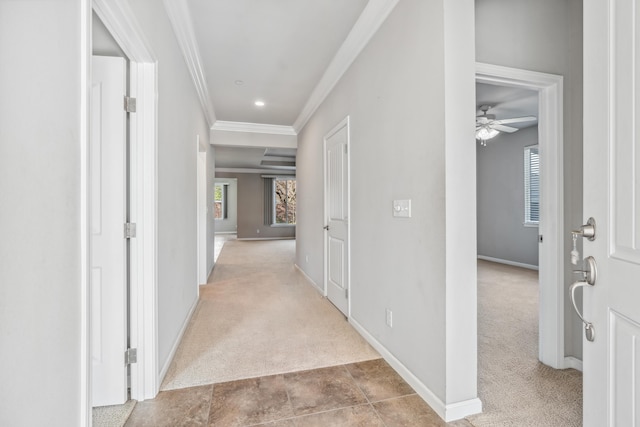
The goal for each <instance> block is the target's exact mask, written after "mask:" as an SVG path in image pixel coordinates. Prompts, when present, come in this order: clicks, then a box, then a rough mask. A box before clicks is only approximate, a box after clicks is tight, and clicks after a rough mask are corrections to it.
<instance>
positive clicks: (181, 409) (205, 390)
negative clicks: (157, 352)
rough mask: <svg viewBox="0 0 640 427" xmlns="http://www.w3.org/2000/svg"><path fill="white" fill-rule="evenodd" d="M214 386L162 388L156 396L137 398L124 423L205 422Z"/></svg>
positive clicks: (137, 426)
mask: <svg viewBox="0 0 640 427" xmlns="http://www.w3.org/2000/svg"><path fill="white" fill-rule="evenodd" d="M212 387H213V386H211V385H207V386H200V387H190V388H185V389H179V390H171V391H163V392H160V393H159V394H158V396H157V397H156V398H155V399H152V400H145V401H144V402H138V404H137V405H136V407H135V408H134V410H133V412H132V413H131V416H130V417H129V419H128V420H127V423H126V424H125V426H127V427H146V426H150V427H151V426H153V427H163V426H167V427H175V426H185V427H186V426H189V427H197V426H206V425H207V417H208V415H209V414H208V411H209V404H210V403H211V390H212Z"/></svg>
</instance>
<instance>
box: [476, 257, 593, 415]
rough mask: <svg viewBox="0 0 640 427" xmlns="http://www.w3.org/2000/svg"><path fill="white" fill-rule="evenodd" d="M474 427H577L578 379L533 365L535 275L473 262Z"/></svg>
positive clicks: (571, 372) (535, 353) (579, 412)
mask: <svg viewBox="0 0 640 427" xmlns="http://www.w3.org/2000/svg"><path fill="white" fill-rule="evenodd" d="M478 359H479V360H478V373H479V380H478V386H479V394H480V399H481V400H482V402H483V404H484V413H482V414H479V415H475V416H472V417H469V418H468V420H469V421H470V422H471V423H472V424H473V425H474V426H476V427H490V426H500V427H503V426H518V427H528V426H532V427H533V426H535V427H544V426H553V427H556V426H562V427H571V426H580V425H582V374H581V373H580V372H579V371H576V370H574V369H566V370H555V369H551V368H549V367H547V366H545V365H543V364H542V363H540V362H539V361H538V273H537V272H536V271H531V270H526V269H522V268H517V267H511V266H506V265H501V264H495V263H491V262H487V261H480V260H479V261H478Z"/></svg>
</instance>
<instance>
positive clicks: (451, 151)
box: [296, 0, 477, 404]
mask: <svg viewBox="0 0 640 427" xmlns="http://www.w3.org/2000/svg"><path fill="white" fill-rule="evenodd" d="M454 9H455V12H454ZM467 19H468V20H467ZM458 25H460V27H458ZM453 40H455V41H456V42H454V41H453ZM446 43H451V45H450V50H449V51H445V44H446ZM456 43H457V44H456ZM456 61H460V62H456ZM473 61H474V54H473V2H466V1H455V2H452V1H451V0H446V1H429V2H425V1H422V0H403V1H401V2H399V3H398V5H397V6H396V8H395V10H394V11H393V12H392V13H391V15H390V16H389V17H388V18H387V20H386V21H385V22H384V23H383V24H382V26H381V28H380V29H379V31H378V33H377V34H376V35H375V36H374V37H373V38H372V39H371V41H370V42H369V44H368V45H367V46H366V47H365V49H364V50H363V51H362V52H361V54H360V55H359V57H358V58H357V59H356V60H355V62H354V63H353V64H352V65H351V67H350V69H349V70H348V71H347V72H346V73H345V75H344V76H343V77H342V79H341V80H340V81H339V83H338V84H337V85H336V86H335V88H334V89H333V91H332V92H331V93H330V94H329V96H328V97H327V98H326V100H325V101H324V102H323V104H322V105H321V106H320V108H319V109H318V110H317V111H316V113H315V114H314V115H313V116H312V118H311V119H310V120H309V122H308V123H307V125H306V126H305V127H304V129H303V130H302V131H301V132H300V134H299V136H298V155H297V164H298V171H299V173H298V189H299V197H298V218H299V220H298V242H297V252H296V263H297V265H298V266H299V267H300V268H301V269H303V270H304V271H305V273H306V274H307V275H308V276H309V277H310V278H311V279H312V280H313V281H314V282H315V283H316V284H317V285H318V286H320V287H322V286H323V281H324V277H323V276H324V273H323V265H324V264H323V253H324V249H323V248H324V244H323V241H324V233H323V229H322V227H323V225H324V223H325V221H324V214H323V212H324V207H323V194H324V189H323V188H324V184H323V160H322V159H323V138H324V137H325V136H326V135H327V133H328V132H329V131H330V130H331V129H332V128H333V127H334V126H336V125H337V124H338V123H339V122H340V121H341V120H342V119H344V118H345V117H346V116H349V117H350V124H351V141H350V147H349V156H350V162H351V185H350V187H351V196H350V201H351V212H350V218H349V227H350V236H351V237H350V239H351V240H350V244H351V282H350V292H349V295H350V299H351V317H352V319H353V321H354V322H357V323H358V324H359V325H361V326H362V328H363V329H365V330H366V331H367V333H368V334H370V335H371V336H372V337H373V338H374V339H375V340H377V341H378V342H380V343H381V344H382V345H383V346H384V347H385V348H386V349H387V350H388V351H389V352H390V353H391V354H393V356H394V357H395V358H397V359H398V360H399V361H400V362H401V363H402V364H403V365H404V366H405V367H406V368H408V369H409V370H410V372H411V373H412V374H413V375H414V376H415V377H417V378H418V379H419V381H420V382H422V384H424V385H425V386H426V387H427V388H428V389H429V390H430V392H432V393H433V394H434V395H435V396H437V398H438V399H440V401H441V402H444V403H445V404H451V403H452V402H464V401H466V400H470V399H474V398H475V397H476V396H477V394H476V382H475V381H476V372H475V366H476V359H475V357H476V353H475V351H476V346H475V343H476V341H475V317H474V315H475V285H476V283H475V280H476V279H475V271H473V272H471V271H470V270H474V269H468V270H469V272H468V273H469V274H470V277H464V278H462V279H460V280H451V281H449V279H450V277H449V276H448V275H449V274H450V272H451V271H452V270H453V268H454V267H455V262H456V261H457V262H461V263H468V264H472V265H475V256H476V248H475V233H471V234H473V235H474V236H473V237H472V238H471V239H472V241H471V242H472V247H471V248H470V249H469V251H468V252H467V251H466V250H463V251H462V252H460V253H456V258H455V260H454V259H451V261H450V262H449V263H448V262H447V256H446V255H445V249H446V248H447V242H449V238H453V233H451V234H447V233H446V231H445V230H447V219H448V216H447V211H448V210H449V209H451V210H452V211H453V210H455V207H453V203H454V202H457V199H456V197H455V195H452V196H451V197H448V194H449V193H448V192H447V185H446V181H447V180H449V179H452V180H455V178H452V177H455V176H457V175H460V173H451V175H449V174H448V173H447V170H446V168H447V167H449V166H451V167H452V168H455V167H463V168H464V170H465V171H466V172H467V173H471V174H474V172H473V171H474V170H475V150H472V149H468V148H466V147H467V145H468V144H471V143H470V142H469V141H470V140H472V138H473V127H472V124H473V115H474V111H475V108H474V105H473V98H474V97H473V93H474V77H473V73H474V62H473ZM453 64H455V66H454V65H453ZM457 73H460V74H457ZM461 75H462V77H461ZM456 88H458V89H456ZM456 90H459V92H456ZM454 92H456V93H454ZM461 105H462V108H459V107H460V106H461ZM445 111H448V112H449V113H448V114H446V113H445ZM453 112H455V113H456V114H455V117H454V114H453ZM465 114H466V115H467V116H468V118H469V120H468V126H466V127H465V125H464V121H462V123H463V124H462V125H461V126H460V122H461V120H460V117H461V116H462V117H463V116H465ZM447 120H449V121H450V122H451V123H453V122H454V120H455V121H457V123H458V126H457V129H458V130H459V131H460V132H461V134H462V135H463V138H462V139H460V138H459V135H454V134H453V133H452V132H450V129H452V128H449V127H448V126H445V121H447ZM445 141H446V142H445ZM460 147H462V148H463V150H462V151H460V150H459V148H460ZM469 148H472V146H469ZM456 165H457V166H456ZM451 170H453V169H451ZM452 185H453V184H452ZM467 187H469V186H468V185H467ZM462 195H463V196H466V194H465V193H464V191H463V192H462ZM395 199H411V203H412V205H411V208H412V217H411V218H394V217H393V215H392V203H393V200H395ZM466 207H467V210H468V211H470V216H471V217H470V218H467V217H463V216H452V222H455V223H456V224H460V223H459V222H457V221H455V219H453V218H460V219H462V221H461V224H462V225H461V227H462V228H461V230H463V231H464V232H466V228H465V227H467V226H468V227H472V228H474V227H475V200H472V201H470V202H467V204H466ZM468 242H469V240H468V238H467V240H466V246H469V243H468ZM452 247H453V248H455V247H456V246H455V245H452ZM454 252H455V250H454ZM468 264H467V265H468ZM458 270H460V269H458ZM448 298H449V299H448ZM455 304H458V305H457V306H455ZM387 308H388V309H391V310H392V311H393V328H390V327H389V326H388V325H387V324H386V323H385V310H386V309H387ZM460 308H463V312H462V313H460V312H458V311H457V310H459V309H460ZM454 313H455V315H454ZM457 314H459V316H457ZM460 321H462V322H463V323H464V324H465V325H466V326H465V328H460V329H456V328H457V327H458V322H460ZM458 345H459V347H457V346H458ZM454 348H455V349H456V351H452V350H453V349H454Z"/></svg>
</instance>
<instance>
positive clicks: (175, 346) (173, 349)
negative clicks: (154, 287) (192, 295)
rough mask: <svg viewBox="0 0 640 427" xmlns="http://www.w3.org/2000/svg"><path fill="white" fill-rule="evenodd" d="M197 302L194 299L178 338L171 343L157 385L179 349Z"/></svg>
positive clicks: (197, 299)
mask: <svg viewBox="0 0 640 427" xmlns="http://www.w3.org/2000/svg"><path fill="white" fill-rule="evenodd" d="M198 302H200V297H196V299H195V300H194V301H193V304H191V308H190V309H189V313H188V314H187V317H186V319H184V322H183V323H182V327H181V328H180V332H178V338H176V340H175V341H174V342H173V346H172V347H171V351H170V352H169V357H167V360H166V362H164V366H163V367H162V369H161V370H160V375H158V383H159V384H162V381H164V377H165V375H167V372H168V371H169V367H170V366H171V362H173V357H174V356H175V355H176V351H178V347H180V343H181V342H182V337H183V336H184V333H185V332H186V330H187V327H188V326H189V322H191V318H192V317H193V313H195V311H196V307H198Z"/></svg>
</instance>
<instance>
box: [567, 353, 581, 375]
mask: <svg viewBox="0 0 640 427" xmlns="http://www.w3.org/2000/svg"><path fill="white" fill-rule="evenodd" d="M564 368H565V369H568V368H571V369H575V370H577V371H580V372H582V360H580V359H578V358H576V357H573V356H567V357H565V358H564Z"/></svg>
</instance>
